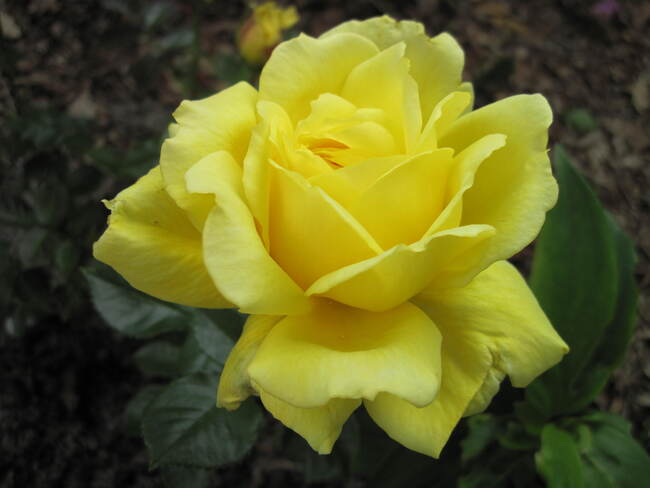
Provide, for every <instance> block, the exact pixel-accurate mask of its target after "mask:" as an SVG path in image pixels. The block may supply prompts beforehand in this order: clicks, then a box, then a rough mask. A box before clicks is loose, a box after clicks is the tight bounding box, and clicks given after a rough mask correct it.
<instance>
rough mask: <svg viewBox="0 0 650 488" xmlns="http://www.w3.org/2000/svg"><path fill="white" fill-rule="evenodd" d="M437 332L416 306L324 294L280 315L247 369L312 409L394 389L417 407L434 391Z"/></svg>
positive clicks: (265, 385)
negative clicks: (350, 302)
mask: <svg viewBox="0 0 650 488" xmlns="http://www.w3.org/2000/svg"><path fill="white" fill-rule="evenodd" d="M439 351H440V335H439V333H438V330H437V328H436V326H435V324H434V323H433V322H432V321H431V320H429V319H428V318H427V316H426V315H425V314H424V313H423V312H422V311H421V310H420V309H418V308H417V307H415V306H414V305H412V304H410V303H404V304H402V305H400V306H399V307H397V308H394V309H392V310H389V311H387V312H382V313H373V312H366V311H363V310H357V309H353V308H349V307H346V306H344V305H340V304H337V303H334V302H329V301H321V302H318V305H315V306H314V308H313V310H312V311H311V312H310V313H309V314H306V315H294V316H290V317H286V318H284V319H283V320H282V321H280V322H279V323H278V324H277V325H276V326H275V327H273V329H271V331H270V332H269V334H268V335H267V336H266V338H265V339H264V341H263V342H262V345H261V346H260V348H259V349H258V351H257V354H256V355H255V358H254V359H253V361H252V363H251V364H250V366H249V368H248V373H249V374H250V377H251V379H252V381H253V382H254V383H255V384H256V385H259V387H260V388H262V389H263V390H264V391H265V392H267V393H269V394H271V395H273V396H274V397H276V398H279V399H281V400H283V401H285V402H287V403H290V404H291V405H293V406H297V407H303V408H312V407H319V406H323V405H326V404H327V403H328V402H329V401H330V400H331V399H333V398H347V399H359V398H367V399H374V398H375V396H376V395H377V394H378V393H380V392H390V393H393V394H395V395H398V396H399V397H400V398H404V399H405V400H407V401H409V402H411V403H413V404H415V405H419V406H423V405H427V404H428V403H430V402H431V401H432V400H433V398H434V397H435V395H436V392H437V389H438V377H439V376H438V375H439Z"/></svg>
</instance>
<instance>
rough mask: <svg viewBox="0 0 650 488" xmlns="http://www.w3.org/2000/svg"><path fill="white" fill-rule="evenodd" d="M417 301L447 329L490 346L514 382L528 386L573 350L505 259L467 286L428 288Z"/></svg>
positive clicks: (502, 367) (517, 385)
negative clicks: (443, 288)
mask: <svg viewBox="0 0 650 488" xmlns="http://www.w3.org/2000/svg"><path fill="white" fill-rule="evenodd" d="M414 301H415V302H416V303H417V304H418V305H419V306H420V307H421V308H422V309H423V310H424V311H425V312H427V314H428V315H429V316H430V317H431V318H432V319H433V320H434V321H435V322H436V324H438V323H439V324H442V326H443V327H444V328H445V329H444V330H445V332H446V331H448V330H449V331H450V333H453V334H456V333H459V330H461V329H462V333H463V334H464V335H466V336H468V337H472V339H473V341H474V343H475V344H482V345H483V346H484V347H487V348H488V349H489V350H490V351H491V353H492V355H493V356H494V357H495V360H496V363H497V366H498V367H499V369H501V370H502V371H504V372H505V373H507V374H508V376H510V380H511V381H512V384H513V385H514V386H516V387H524V386H526V385H528V383H530V382H531V381H532V380H534V379H535V378H536V377H537V376H538V375H540V374H541V373H543V372H544V371H546V370H547V369H549V368H550V367H552V366H554V365H555V364H557V363H558V362H559V361H560V359H562V356H564V355H565V354H566V353H567V352H568V351H569V347H568V346H567V345H566V344H565V342H564V341H563V340H562V338H561V337H560V336H559V335H558V334H557V332H555V329H553V326H552V325H551V324H550V322H549V321H548V319H547V318H546V315H544V312H543V311H542V309H541V308H540V306H539V304H538V303H537V300H536V299H535V296H534V295H533V293H532V292H531V291H530V289H529V288H528V285H527V284H526V282H525V281H524V279H523V278H522V277H521V275H520V274H519V272H518V271H517V269H516V268H515V267H514V266H513V265H511V264H510V263H508V262H507V261H499V262H497V263H494V264H493V265H492V266H490V267H489V268H487V269H486V270H485V271H483V272H482V273H480V274H479V275H478V276H476V278H474V279H473V280H472V281H471V282H470V284H469V285H467V286H466V287H464V288H450V289H446V290H439V291H432V292H430V293H429V292H428V293H427V294H422V295H420V296H418V297H416V298H415V299H414ZM443 336H444V333H443Z"/></svg>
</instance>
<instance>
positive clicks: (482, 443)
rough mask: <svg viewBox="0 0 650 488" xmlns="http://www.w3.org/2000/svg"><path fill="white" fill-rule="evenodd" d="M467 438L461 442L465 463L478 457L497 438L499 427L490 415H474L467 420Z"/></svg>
mask: <svg viewBox="0 0 650 488" xmlns="http://www.w3.org/2000/svg"><path fill="white" fill-rule="evenodd" d="M467 427H468V432H467V436H465V438H464V439H463V440H462V441H461V443H460V445H461V449H462V451H463V455H462V460H463V462H466V461H469V460H470V459H472V458H474V457H476V456H477V455H478V454H480V453H481V452H483V450H484V449H485V448H486V447H487V446H488V445H489V444H490V443H491V442H492V441H494V440H495V438H496V434H497V430H498V425H497V421H496V419H495V418H494V417H493V416H492V415H489V414H482V415H474V416H473V417H470V418H469V419H468V420H467Z"/></svg>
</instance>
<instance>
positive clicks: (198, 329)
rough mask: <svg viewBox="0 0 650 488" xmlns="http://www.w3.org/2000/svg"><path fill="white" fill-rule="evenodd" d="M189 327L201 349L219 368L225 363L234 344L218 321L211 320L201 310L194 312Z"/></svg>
mask: <svg viewBox="0 0 650 488" xmlns="http://www.w3.org/2000/svg"><path fill="white" fill-rule="evenodd" d="M191 327H192V333H193V335H194V337H195V339H196V343H197V344H198V346H199V348H200V349H201V351H202V352H203V353H204V354H205V355H206V356H208V357H209V358H210V359H212V360H213V361H214V362H215V363H216V364H218V365H219V366H220V369H221V367H223V365H224V364H226V359H227V358H228V354H230V350H231V349H232V348H233V346H234V345H235V343H234V341H233V340H232V339H231V338H230V337H229V336H228V335H226V334H225V333H224V332H223V331H222V330H221V329H220V328H219V323H218V322H215V321H213V320H212V319H211V318H210V317H208V316H207V315H206V314H204V313H202V312H196V313H195V314H194V317H193V320H192V322H191Z"/></svg>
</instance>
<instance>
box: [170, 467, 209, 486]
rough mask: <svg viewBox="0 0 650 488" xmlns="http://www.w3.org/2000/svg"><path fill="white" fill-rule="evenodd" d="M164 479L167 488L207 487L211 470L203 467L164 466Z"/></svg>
mask: <svg viewBox="0 0 650 488" xmlns="http://www.w3.org/2000/svg"><path fill="white" fill-rule="evenodd" d="M161 472H162V479H163V482H164V483H165V487H166V488H207V487H208V486H210V478H211V474H212V473H211V472H210V471H209V470H207V469H203V468H192V467H186V466H163V467H162V468H161Z"/></svg>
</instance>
